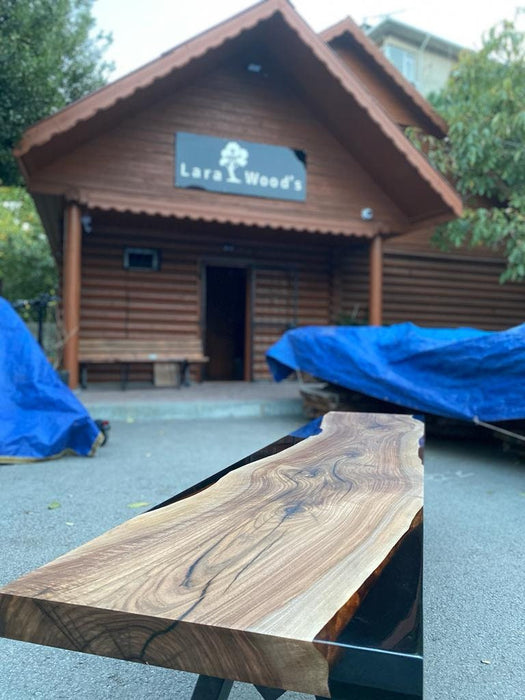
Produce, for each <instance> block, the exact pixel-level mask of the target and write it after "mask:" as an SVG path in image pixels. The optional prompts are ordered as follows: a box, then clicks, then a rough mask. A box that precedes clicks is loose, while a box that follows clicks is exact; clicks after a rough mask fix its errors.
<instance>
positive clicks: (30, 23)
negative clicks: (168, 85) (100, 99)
mask: <svg viewBox="0 0 525 700" xmlns="http://www.w3.org/2000/svg"><path fill="white" fill-rule="evenodd" d="M92 6H93V0H0V67H1V69H0V185H17V184H21V177H20V174H19V172H18V169H17V167H16V164H15V162H14V159H13V158H12V155H11V151H12V148H13V146H14V145H15V144H16V142H17V141H18V139H19V138H20V136H21V135H22V132H23V131H24V129H26V128H27V127H28V126H30V125H31V124H33V123H35V122H36V121H38V120H39V119H42V118H43V117H46V116H48V115H49V114H51V113H53V112H55V111H56V110H58V109H60V108H62V107H64V105H66V104H67V103H69V102H71V101H73V100H77V99H79V98H80V97H82V96H83V95H85V94H86V93H87V92H90V91H92V90H94V89H96V88H98V87H100V86H101V85H103V84H104V83H105V82H106V76H107V74H108V71H109V70H110V69H111V66H110V64H108V63H105V62H104V61H103V60H102V55H103V52H104V50H105V49H106V47H107V46H108V44H109V42H110V41H111V37H110V36H109V35H107V34H104V33H102V32H98V33H95V20H94V18H93V17H92V15H91V9H92Z"/></svg>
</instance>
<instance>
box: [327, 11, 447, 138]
mask: <svg viewBox="0 0 525 700" xmlns="http://www.w3.org/2000/svg"><path fill="white" fill-rule="evenodd" d="M319 36H320V37H321V39H323V41H325V42H326V43H327V44H330V45H331V44H334V43H335V42H336V40H343V41H344V40H347V41H348V42H349V43H350V44H355V45H357V46H359V48H360V49H361V50H362V51H363V53H364V54H365V55H366V56H367V58H368V59H369V61H370V62H371V63H372V64H373V65H374V66H375V67H376V68H377V69H378V70H379V71H380V72H381V74H382V78H383V80H384V82H385V83H386V84H387V85H388V86H389V87H390V88H391V89H394V90H395V91H396V92H397V93H398V94H399V95H400V96H401V99H403V100H404V101H405V102H407V103H408V104H409V105H410V107H411V108H412V109H414V110H415V111H416V113H419V114H420V115H421V117H422V118H423V121H424V122H426V123H428V124H429V126H430V129H428V131H429V132H430V133H432V134H433V135H434V136H437V137H442V136H445V135H446V133H447V131H448V128H447V124H446V122H445V120H444V119H443V118H442V117H440V115H439V114H438V113H437V112H436V111H435V110H434V109H433V108H432V106H431V105H430V103H429V102H428V101H427V100H426V99H425V98H424V97H423V95H421V93H420V92H419V91H418V90H416V88H415V87H414V86H413V85H412V83H410V82H409V81H408V80H407V79H406V78H405V77H404V76H403V75H402V74H401V73H400V72H399V71H398V70H397V69H396V68H395V66H393V65H392V64H391V63H390V61H389V60H388V59H387V58H386V56H385V55H384V54H383V52H382V51H381V50H380V49H379V47H378V46H377V45H376V44H375V43H374V42H373V41H372V39H371V38H370V35H368V36H367V35H366V34H365V33H364V32H363V30H362V29H361V28H360V27H359V26H358V25H357V24H356V23H355V22H354V21H353V19H351V17H345V18H344V19H343V20H341V21H340V22H337V24H334V25H332V26H331V27H328V28H327V29H325V30H323V31H322V32H321V33H320V34H319Z"/></svg>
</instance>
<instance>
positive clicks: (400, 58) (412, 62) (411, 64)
mask: <svg viewBox="0 0 525 700" xmlns="http://www.w3.org/2000/svg"><path fill="white" fill-rule="evenodd" d="M384 51H385V56H386V57H387V58H388V60H389V61H390V63H392V64H393V65H394V66H395V67H396V68H397V70H398V71H399V72H400V73H401V74H402V75H404V77H405V78H406V79H407V80H408V81H409V82H411V83H415V82H416V55H415V54H414V53H413V52H412V51H408V50H407V49H402V48H401V47H400V46H394V45H393V44H385V47H384Z"/></svg>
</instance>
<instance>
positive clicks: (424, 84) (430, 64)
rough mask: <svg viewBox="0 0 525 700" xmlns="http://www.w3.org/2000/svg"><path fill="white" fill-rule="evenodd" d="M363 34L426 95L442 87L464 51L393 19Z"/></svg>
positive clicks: (449, 42)
mask: <svg viewBox="0 0 525 700" xmlns="http://www.w3.org/2000/svg"><path fill="white" fill-rule="evenodd" d="M366 32H367V34H368V36H369V37H370V38H371V39H372V41H373V42H374V43H375V44H377V46H379V48H380V49H381V51H382V52H383V53H384V55H385V56H386V57H387V58H388V60H389V61H390V62H391V63H392V64H393V65H394V66H395V67H396V68H397V70H398V71H399V72H400V73H401V74H402V75H403V76H404V77H405V78H406V79H407V80H408V82H409V83H412V85H415V87H416V88H417V89H418V90H419V92H420V93H421V94H422V95H425V96H427V95H429V94H430V93H431V92H439V91H440V90H441V89H442V88H443V87H444V86H445V83H446V82H447V79H448V76H449V75H450V73H451V71H452V70H453V68H454V66H455V65H456V63H457V62H458V58H459V54H460V52H461V51H463V50H464V49H463V47H462V46H458V44H454V43H452V42H451V41H447V40H446V39H441V38H440V37H437V36H434V35H433V34H430V33H429V32H425V31H423V30H421V29H417V28H416V27H411V26H409V25H408V24H403V22H398V21H397V20H393V19H385V20H383V22H381V23H380V24H378V25H376V26H375V27H366Z"/></svg>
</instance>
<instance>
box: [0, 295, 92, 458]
mask: <svg viewBox="0 0 525 700" xmlns="http://www.w3.org/2000/svg"><path fill="white" fill-rule="evenodd" d="M101 439H102V437H101V434H100V431H99V429H98V427H97V425H96V424H95V422H94V421H93V420H92V419H91V418H90V416H89V414H88V412H87V411H86V409H85V408H84V406H83V405H82V404H81V403H80V401H78V399H77V398H76V397H75V395H74V394H73V392H72V391H71V390H70V389H69V388H68V387H67V386H66V385H65V384H64V383H63V382H62V381H61V380H60V377H59V376H58V375H57V373H56V372H55V370H54V369H53V368H52V367H51V365H50V364H49V362H48V360H47V358H46V357H45V355H44V353H43V352H42V350H41V349H40V346H39V345H38V343H37V342H36V341H35V340H34V338H33V337H32V335H31V333H30V332H29V330H28V329H27V327H26V325H25V324H24V322H23V321H22V320H21V319H20V317H19V316H18V315H17V313H16V312H15V311H14V310H13V309H12V308H11V306H10V304H9V303H8V302H7V301H6V300H5V299H0V462H18V461H31V460H37V459H50V458H51V457H59V456H61V455H63V454H68V453H74V454H78V455H85V456H87V455H91V454H93V453H94V451H95V450H96V448H97V446H98V445H99V444H100V442H101Z"/></svg>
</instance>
